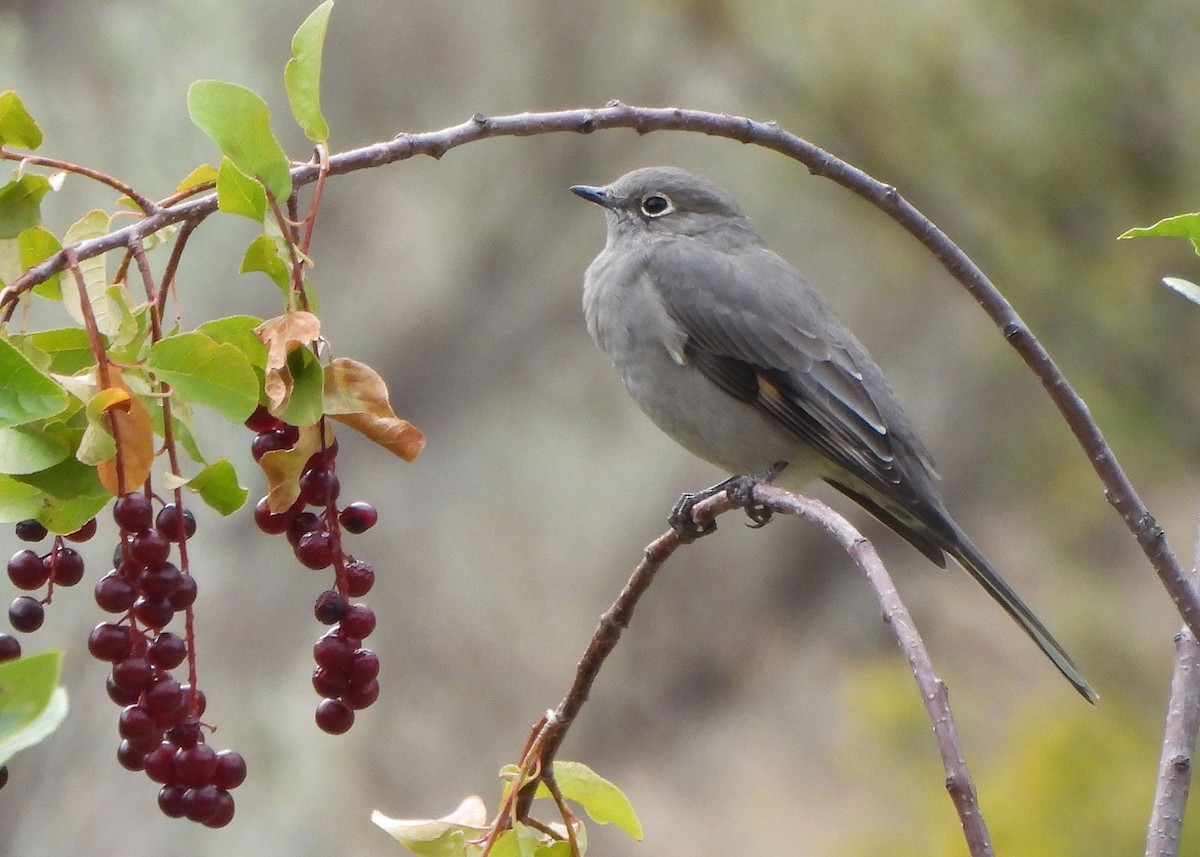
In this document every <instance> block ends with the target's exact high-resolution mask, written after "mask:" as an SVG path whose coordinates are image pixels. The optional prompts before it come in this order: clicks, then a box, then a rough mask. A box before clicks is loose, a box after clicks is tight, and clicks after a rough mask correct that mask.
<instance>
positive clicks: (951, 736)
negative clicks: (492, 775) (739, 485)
mask: <svg viewBox="0 0 1200 857" xmlns="http://www.w3.org/2000/svg"><path fill="white" fill-rule="evenodd" d="M751 499H752V501H753V502H754V503H755V504H761V505H763V506H766V507H768V508H770V509H772V510H773V511H776V512H779V513H781V514H789V515H796V516H797V517H800V518H804V519H805V520H808V521H812V522H814V523H817V524H819V525H820V526H821V527H822V528H824V529H825V531H826V532H828V533H829V534H830V535H831V536H833V537H834V538H835V539H836V540H837V542H838V543H839V544H840V545H841V546H842V549H843V550H845V551H846V552H847V553H848V554H849V555H850V557H851V559H853V560H854V562H855V564H856V565H858V567H859V568H860V569H862V571H863V573H864V574H865V575H866V577H867V581H868V583H870V584H871V588H872V589H874V590H875V595H876V598H878V599H879V604H880V607H882V609H883V619H884V622H886V623H887V625H888V627H889V628H891V631H892V634H893V636H894V637H895V638H896V642H897V643H898V644H899V646H900V648H901V649H902V650H903V652H904V655H905V657H906V658H907V659H908V663H909V666H910V668H911V669H912V673H913V676H914V677H915V678H916V680H917V685H918V686H919V687H920V689H921V699H922V700H923V701H924V703H925V711H926V713H927V714H928V716H929V721H930V723H932V724H933V731H934V735H935V737H936V740H937V745H938V752H939V754H940V755H941V758H942V767H943V769H944V770H945V772H946V790H947V791H948V792H949V793H950V798H951V800H952V801H953V802H954V807H955V809H956V810H957V812H958V817H959V821H960V822H961V823H962V826H963V835H964V837H965V838H966V842H967V846H968V848H969V849H970V853H971V855H972V857H992V854H993V851H992V844H991V839H990V837H989V835H988V830H987V825H986V823H985V822H984V819H983V814H982V813H981V812H980V809H979V800H978V798H977V796H976V792H975V785H974V783H973V782H972V780H971V775H970V773H969V772H968V770H967V763H966V760H965V759H964V758H963V754H962V748H961V746H960V744H959V741H958V734H957V732H956V730H955V727H954V718H953V716H952V715H951V713H950V704H949V700H948V698H947V694H946V686H945V684H943V683H942V681H941V679H939V678H938V677H937V674H936V673H935V672H934V669H933V662H932V661H931V660H930V658H929V652H928V651H927V650H926V648H925V643H924V642H923V641H922V639H921V635H920V634H919V633H918V632H917V628H916V625H915V624H914V622H913V619H912V616H911V614H909V612H908V608H906V607H905V606H904V602H903V601H901V600H900V594H899V593H898V592H897V590H896V586H895V584H894V583H893V582H892V579H891V576H890V575H889V574H888V572H887V569H886V568H884V565H883V562H882V561H881V560H880V559H879V554H878V553H876V552H875V548H874V546H873V545H872V544H871V543H870V542H868V541H867V540H866V539H865V538H863V536H862V535H861V534H860V533H859V532H858V530H856V529H855V528H854V526H853V525H852V524H851V523H850V522H849V521H847V520H846V519H845V518H843V517H842V516H841V515H839V514H838V513H837V512H835V511H834V510H833V509H831V508H830V507H829V506H827V505H825V504H824V503H822V502H820V501H818V500H813V499H811V498H808V497H803V496H801V495H799V494H793V493H791V492H790V491H785V490H784V489H782V488H777V487H776V486H774V485H769V484H758V485H756V486H755V487H754V490H753V493H752V496H751ZM733 508H737V504H735V503H734V502H733V501H732V500H730V499H729V496H728V495H727V494H726V493H724V492H722V493H720V494H716V495H714V496H712V497H710V498H708V499H706V500H703V501H701V502H699V503H697V504H696V505H695V507H694V508H693V510H692V514H693V516H694V520H695V521H696V523H697V524H705V523H708V522H711V521H712V520H713V519H714V518H715V517H716V516H717V515H720V514H722V513H724V512H727V511H729V510H730V509H733ZM686 543H687V542H685V541H684V540H683V539H682V538H681V537H680V535H679V533H678V532H677V531H675V530H668V531H667V532H665V533H663V534H662V535H661V536H659V537H658V538H657V539H655V540H654V541H653V542H651V543H650V544H649V545H647V546H646V549H645V552H644V556H643V558H642V561H641V562H640V563H639V564H638V566H637V568H635V569H634V571H633V574H632V575H631V576H630V578H629V581H628V582H627V583H626V584H625V588H624V589H623V590H621V593H620V595H618V596H617V599H616V600H615V601H614V602H613V604H612V606H611V607H609V608H608V610H606V611H605V612H604V614H603V615H602V616H601V617H600V624H599V626H597V628H596V631H595V633H593V635H592V639H591V641H590V642H589V643H588V646H587V649H586V650H585V651H584V653H583V656H582V657H581V658H580V659H579V665H578V666H577V667H576V670H575V679H574V681H573V683H572V684H571V688H570V689H569V690H568V691H567V693H566V695H565V696H564V697H563V699H562V701H561V702H560V703H559V704H558V707H557V708H555V709H554V710H553V711H550V712H547V714H546V715H545V716H544V717H542V719H541V720H539V721H538V723H536V724H535V725H534V727H533V734H532V735H531V736H530V740H529V742H528V743H527V744H526V749H525V751H524V753H523V754H522V756H523V758H522V760H521V767H522V769H524V768H526V767H531V766H532V763H533V762H536V763H537V769H538V770H539V771H541V772H547V771H552V770H553V762H554V757H555V755H556V754H557V752H558V748H559V747H560V746H561V745H562V742H563V740H564V739H565V738H566V735H567V731H568V730H569V729H570V728H571V725H572V723H574V721H575V718H576V717H577V716H578V714H579V712H580V710H581V709H582V708H583V704H584V703H585V702H586V701H587V698H588V694H589V693H590V691H591V688H592V684H593V683H594V682H595V680H596V677H597V676H598V675H599V672H600V668H601V667H602V666H603V664H604V661H605V659H606V658H607V657H608V655H609V654H610V653H611V652H612V650H613V649H614V648H615V647H616V645H617V642H618V641H619V640H620V637H621V632H622V631H624V630H625V628H627V627H628V626H629V623H630V621H631V620H632V618H633V611H634V608H636V607H637V604H638V602H639V601H640V599H641V597H642V596H643V595H644V594H645V593H646V591H647V590H648V589H649V588H650V584H651V583H652V582H653V581H654V576H655V574H657V573H658V571H659V569H661V568H662V566H663V564H664V563H665V562H666V561H667V560H668V559H669V558H670V557H671V555H672V554H673V553H675V551H676V550H677V549H678V548H679V547H680V546H681V545H683V544H686ZM531 754H536V758H535V759H531V758H529V756H530V755H531ZM538 782H539V778H538V777H535V778H534V779H533V781H532V782H530V783H528V784H527V785H526V786H525V787H524V788H523V789H521V792H520V794H519V795H518V796H516V797H515V805H514V806H513V807H512V808H513V810H514V814H515V816H516V817H517V818H525V817H526V816H527V815H528V813H529V808H530V805H531V804H532V802H533V798H534V793H535V792H536V790H537V784H538ZM510 799H514V797H513V796H512V795H510ZM508 817H509V816H508V814H506V813H505V812H501V813H500V814H499V815H498V816H497V824H502V823H503V819H506V818H508Z"/></svg>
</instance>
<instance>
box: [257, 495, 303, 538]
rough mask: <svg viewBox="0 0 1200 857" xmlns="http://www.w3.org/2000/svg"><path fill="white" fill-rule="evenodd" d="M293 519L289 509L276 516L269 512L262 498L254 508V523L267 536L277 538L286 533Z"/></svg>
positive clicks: (265, 500)
mask: <svg viewBox="0 0 1200 857" xmlns="http://www.w3.org/2000/svg"><path fill="white" fill-rule="evenodd" d="M293 517H295V516H294V514H293V513H292V510H291V509H285V510H284V511H282V512H279V513H278V514H276V513H274V512H272V511H271V509H270V507H269V506H268V505H267V498H266V497H263V498H262V499H261V500H259V501H258V503H257V504H255V506H254V523H255V524H256V525H258V528H259V529H260V530H262V531H263V532H264V533H266V534H267V535H269V536H277V535H279V534H280V533H286V532H287V529H288V527H289V526H290V525H291V523H292V518H293Z"/></svg>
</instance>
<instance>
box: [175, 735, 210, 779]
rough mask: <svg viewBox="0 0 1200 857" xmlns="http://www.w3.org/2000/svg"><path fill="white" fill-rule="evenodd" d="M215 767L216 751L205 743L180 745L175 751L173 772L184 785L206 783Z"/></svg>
mask: <svg viewBox="0 0 1200 857" xmlns="http://www.w3.org/2000/svg"><path fill="white" fill-rule="evenodd" d="M216 769H217V751H216V750H214V749H213V748H212V747H210V746H208V745H207V744H196V745H195V746H193V747H181V748H179V750H177V751H176V752H175V774H176V776H178V777H179V782H181V783H183V784H184V785H189V786H203V785H206V784H208V783H209V782H210V781H211V780H212V775H213V771H215V770H216Z"/></svg>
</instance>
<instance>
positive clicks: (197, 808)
mask: <svg viewBox="0 0 1200 857" xmlns="http://www.w3.org/2000/svg"><path fill="white" fill-rule="evenodd" d="M182 803H183V814H184V815H185V816H187V817H188V818H189V819H191V820H192V821H199V822H201V823H203V822H205V821H208V820H209V819H210V818H212V817H213V816H215V815H216V814H217V810H218V809H220V802H219V799H218V797H217V787H216V786H213V785H207V786H199V787H198V788H190V789H188V790H187V791H185V792H184V793H183V800H182Z"/></svg>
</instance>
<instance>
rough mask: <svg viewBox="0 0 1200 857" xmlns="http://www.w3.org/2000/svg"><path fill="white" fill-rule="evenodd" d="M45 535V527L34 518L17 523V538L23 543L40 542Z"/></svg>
mask: <svg viewBox="0 0 1200 857" xmlns="http://www.w3.org/2000/svg"><path fill="white" fill-rule="evenodd" d="M47 535H48V532H47V530H46V527H45V526H44V525H43V524H42V522H41V521H38V520H35V519H34V518H26V519H25V520H24V521H17V538H18V539H20V540H21V541H23V542H40V541H41V540H42V539H44V538H46V536H47Z"/></svg>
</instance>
